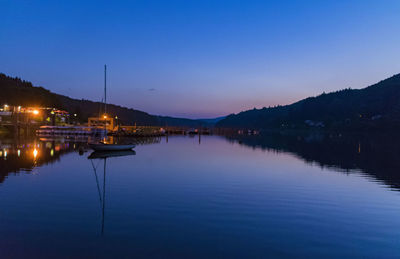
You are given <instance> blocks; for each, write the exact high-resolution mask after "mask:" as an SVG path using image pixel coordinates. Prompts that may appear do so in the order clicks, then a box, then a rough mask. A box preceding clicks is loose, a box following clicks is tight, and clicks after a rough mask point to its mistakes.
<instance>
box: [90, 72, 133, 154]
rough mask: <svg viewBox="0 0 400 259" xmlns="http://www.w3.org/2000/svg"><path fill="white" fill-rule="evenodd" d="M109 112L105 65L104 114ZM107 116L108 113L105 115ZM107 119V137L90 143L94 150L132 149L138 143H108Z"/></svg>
mask: <svg viewBox="0 0 400 259" xmlns="http://www.w3.org/2000/svg"><path fill="white" fill-rule="evenodd" d="M106 112H107V65H104V114H106ZM105 118H106V115H105ZM106 126H107V121H105V122H104V133H105V137H104V140H103V141H100V142H97V143H88V145H89V147H90V148H91V149H93V150H94V151H107V152H110V151H124V150H132V149H133V148H134V147H135V146H136V145H134V144H112V143H107V141H106V138H107V129H106Z"/></svg>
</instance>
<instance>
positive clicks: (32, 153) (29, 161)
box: [0, 138, 84, 183]
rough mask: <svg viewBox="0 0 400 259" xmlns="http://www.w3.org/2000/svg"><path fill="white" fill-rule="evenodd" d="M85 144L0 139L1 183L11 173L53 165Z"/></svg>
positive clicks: (66, 140) (63, 140)
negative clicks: (64, 155)
mask: <svg viewBox="0 0 400 259" xmlns="http://www.w3.org/2000/svg"><path fill="white" fill-rule="evenodd" d="M70 141H74V142H70ZM83 144H84V142H76V140H68V139H47V138H41V139H35V138H28V139H0V150H1V152H0V183H2V182H4V180H5V179H6V178H7V176H8V174H10V173H18V172H20V171H24V172H30V171H32V169H33V168H35V167H37V166H41V165H44V164H50V163H53V162H55V161H58V160H59V159H60V157H61V156H62V155H63V154H66V153H69V152H72V151H74V150H75V149H78V148H79V147H81V146H82V145H83Z"/></svg>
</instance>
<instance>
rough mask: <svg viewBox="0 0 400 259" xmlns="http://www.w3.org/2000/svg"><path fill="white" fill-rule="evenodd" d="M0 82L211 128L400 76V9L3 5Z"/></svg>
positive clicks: (279, 4)
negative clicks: (233, 116)
mask: <svg viewBox="0 0 400 259" xmlns="http://www.w3.org/2000/svg"><path fill="white" fill-rule="evenodd" d="M0 4H1V11H0V13H1V18H0V19H1V22H0V72H3V73H6V74H8V75H11V76H18V77H21V78H23V79H25V80H29V81H32V82H33V83H34V85H42V86H44V87H46V88H48V89H50V90H52V91H54V92H57V93H61V94H65V95H68V96H71V97H75V98H85V99H91V100H101V98H102V87H103V65H104V64H107V65H108V71H109V73H108V78H109V81H108V84H109V96H108V100H109V101H110V102H112V103H116V104H120V105H123V106H127V107H132V108H135V109H139V110H143V111H146V112H149V113H152V114H161V115H172V116H179V117H190V118H206V117H216V116H221V115H226V114H230V113H237V112H240V111H242V110H245V109H252V108H253V107H257V108H261V107H264V106H267V107H268V106H273V105H277V104H289V103H292V102H294V101H296V100H299V99H301V98H304V97H307V96H314V95H318V94H320V93H322V92H323V91H325V92H328V91H333V90H338V89H342V88H347V87H351V88H361V87H365V86H367V85H370V84H372V83H375V82H377V81H379V80H382V79H384V78H386V77H389V76H391V75H393V74H397V73H400V48H399V46H400V26H399V25H400V15H399V14H400V1H390V0H387V1H386V0H382V1H378V0H377V1H368V0H364V1H355V0H354V1H329V0H327V1H306V0H304V1H235V0H229V1H218V0H214V1H207V0H199V1H190V0H186V1H151V0H148V1H104V2H103V1H17V0H0Z"/></svg>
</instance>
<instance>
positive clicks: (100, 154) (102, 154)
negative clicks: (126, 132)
mask: <svg viewBox="0 0 400 259" xmlns="http://www.w3.org/2000/svg"><path fill="white" fill-rule="evenodd" d="M132 155H136V152H135V151H133V150H124V151H109V152H108V151H95V152H92V153H91V154H90V155H89V157H88V159H89V160H90V162H91V164H92V167H93V172H94V175H95V179H96V185H97V191H98V193H99V201H100V207H101V235H103V234H104V214H105V213H104V211H105V206H106V172H107V159H108V158H113V157H121V156H132ZM96 159H100V160H103V188H102V190H101V189H100V184H99V177H98V175H97V169H98V166H99V163H97V164H96V165H95V163H94V162H93V160H96Z"/></svg>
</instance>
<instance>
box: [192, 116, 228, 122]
mask: <svg viewBox="0 0 400 259" xmlns="http://www.w3.org/2000/svg"><path fill="white" fill-rule="evenodd" d="M225 118H226V116H222V117H217V118H213V119H198V121H201V122H203V123H206V124H216V123H217V122H219V121H220V120H223V119H225Z"/></svg>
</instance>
